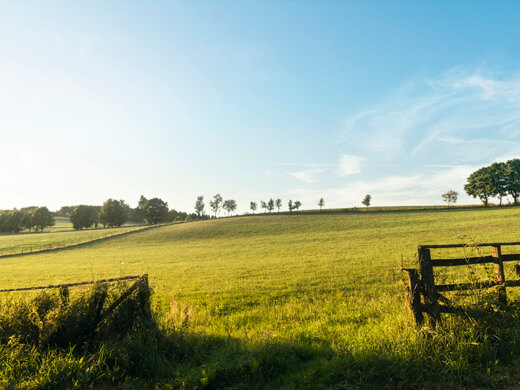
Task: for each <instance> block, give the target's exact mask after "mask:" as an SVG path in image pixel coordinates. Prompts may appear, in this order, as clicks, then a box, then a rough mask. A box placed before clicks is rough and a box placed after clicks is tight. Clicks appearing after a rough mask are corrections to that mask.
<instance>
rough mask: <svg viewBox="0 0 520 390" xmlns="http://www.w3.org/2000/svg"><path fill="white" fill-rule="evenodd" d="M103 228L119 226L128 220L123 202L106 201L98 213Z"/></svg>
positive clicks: (126, 208)
mask: <svg viewBox="0 0 520 390" xmlns="http://www.w3.org/2000/svg"><path fill="white" fill-rule="evenodd" d="M99 220H100V221H101V223H102V224H103V226H109V227H114V226H121V225H124V223H125V222H126V221H127V220H128V206H127V205H126V204H125V202H124V201H123V200H116V199H107V200H106V201H105V203H103V206H101V210H100V211H99Z"/></svg>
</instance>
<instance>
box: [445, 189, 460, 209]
mask: <svg viewBox="0 0 520 390" xmlns="http://www.w3.org/2000/svg"><path fill="white" fill-rule="evenodd" d="M458 196H459V193H458V192H457V191H455V190H449V191H448V192H445V193H444V194H442V199H443V200H444V201H445V202H446V203H448V207H450V203H453V204H455V203H457V198H458Z"/></svg>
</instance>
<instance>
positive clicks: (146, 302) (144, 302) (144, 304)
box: [138, 274, 152, 318]
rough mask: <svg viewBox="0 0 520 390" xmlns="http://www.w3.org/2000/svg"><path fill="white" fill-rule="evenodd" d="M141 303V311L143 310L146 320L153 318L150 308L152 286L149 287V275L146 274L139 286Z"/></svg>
mask: <svg viewBox="0 0 520 390" xmlns="http://www.w3.org/2000/svg"><path fill="white" fill-rule="evenodd" d="M138 294H139V303H140V305H141V310H143V315H144V317H145V318H151V317H152V312H151V308H150V286H149V285H148V274H144V275H142V276H141V283H140V285H139V290H138Z"/></svg>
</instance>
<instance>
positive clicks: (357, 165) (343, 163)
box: [338, 154, 366, 177]
mask: <svg viewBox="0 0 520 390" xmlns="http://www.w3.org/2000/svg"><path fill="white" fill-rule="evenodd" d="M364 160H366V159H365V157H361V156H353V155H349V154H343V155H342V156H341V158H340V159H339V164H338V175H339V176H340V177H343V176H350V175H355V174H356V173H360V172H361V164H362V162H363V161H364Z"/></svg>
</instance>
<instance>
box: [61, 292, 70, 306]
mask: <svg viewBox="0 0 520 390" xmlns="http://www.w3.org/2000/svg"><path fill="white" fill-rule="evenodd" d="M60 299H61V303H62V304H63V305H64V306H67V305H68V303H69V288H68V287H60Z"/></svg>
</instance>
